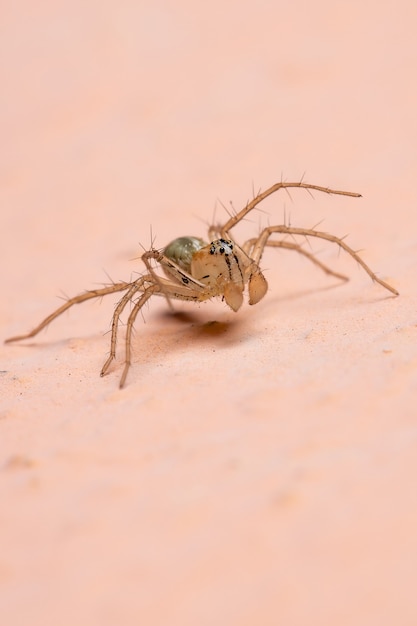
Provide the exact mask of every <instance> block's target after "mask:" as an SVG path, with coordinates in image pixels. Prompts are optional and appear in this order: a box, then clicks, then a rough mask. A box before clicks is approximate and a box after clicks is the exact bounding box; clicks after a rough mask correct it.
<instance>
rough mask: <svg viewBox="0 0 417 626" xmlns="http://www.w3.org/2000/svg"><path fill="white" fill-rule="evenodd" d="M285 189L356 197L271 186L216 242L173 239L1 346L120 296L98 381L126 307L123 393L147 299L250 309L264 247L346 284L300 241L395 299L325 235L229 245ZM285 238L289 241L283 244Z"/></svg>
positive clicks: (292, 232)
mask: <svg viewBox="0 0 417 626" xmlns="http://www.w3.org/2000/svg"><path fill="white" fill-rule="evenodd" d="M291 187H298V188H303V189H307V190H310V191H311V190H316V191H320V192H323V193H328V194H338V195H342V196H352V197H355V198H358V197H360V194H358V193H352V192H349V191H335V190H333V189H329V188H328V187H319V186H318V185H309V184H308V183H304V182H299V183H283V182H281V183H276V184H275V185H272V187H270V188H269V189H267V190H266V191H263V192H260V193H259V194H258V195H257V196H256V197H255V198H254V199H253V200H251V201H250V202H248V203H247V204H246V206H245V207H243V209H241V211H239V212H238V213H236V214H235V215H232V216H231V217H230V218H229V219H228V220H227V222H226V223H225V224H223V225H216V226H211V227H210V228H209V238H210V239H212V238H214V237H217V238H216V239H214V240H213V241H212V242H211V243H206V242H205V241H204V240H203V239H200V238H199V237H179V238H177V239H174V241H172V242H171V243H170V244H169V245H168V246H166V247H165V248H164V249H163V250H162V251H160V250H155V249H154V248H152V249H151V250H149V251H148V252H145V253H144V254H143V255H142V261H143V262H144V264H145V267H146V272H145V273H144V274H142V275H141V276H139V278H137V279H136V280H134V281H130V282H120V283H113V284H111V285H108V286H106V287H103V288H101V289H94V290H92V291H86V292H84V293H82V294H80V295H78V296H75V297H74V298H71V299H69V300H68V301H67V302H66V303H65V304H63V305H62V306H61V307H60V308H59V309H57V310H56V311H54V312H53V313H51V315H49V316H48V317H46V318H45V319H44V320H43V321H42V322H41V323H40V324H39V325H38V326H36V328H34V329H33V330H32V331H31V332H29V333H27V334H25V335H17V336H15V337H10V339H7V340H6V343H7V342H12V341H19V340H21V339H29V338H30V337H34V336H35V335H37V334H38V333H39V332H40V331H41V330H42V329H43V328H45V326H47V325H48V324H49V323H50V322H52V321H53V320H54V319H56V318H57V317H58V316H59V315H61V313H63V312H64V311H66V310H67V309H69V308H70V307H71V306H72V305H73V304H79V303H81V302H84V301H86V300H90V299H91V298H100V297H102V296H105V295H107V294H110V293H116V292H124V294H123V295H122V297H121V298H120V300H119V302H118V303H117V305H116V307H115V310H114V313H113V318H112V332H111V343H110V355H109V357H108V359H107V361H106V362H105V363H104V365H103V367H102V369H101V375H102V376H103V375H104V374H106V372H107V371H108V369H109V367H110V364H111V363H112V361H113V359H114V358H115V356H116V343H117V333H118V329H119V322H120V315H121V314H122V312H123V311H124V309H125V308H126V306H127V305H128V304H129V303H132V308H131V311H130V314H129V317H128V320H127V325H126V338H125V365H124V369H123V373H122V377H121V379H120V387H123V385H124V383H125V381H126V376H127V373H128V370H129V367H130V363H131V341H132V329H133V325H134V323H135V319H136V317H137V314H138V313H139V311H140V310H141V309H142V307H143V306H144V304H145V302H147V301H148V300H149V298H151V297H152V296H153V295H160V296H164V297H165V298H166V300H167V302H168V304H169V305H170V306H171V307H172V302H171V301H172V300H188V301H191V302H202V301H204V300H208V299H210V298H214V297H219V296H220V297H221V298H223V299H224V300H225V302H226V303H227V304H228V305H229V307H230V308H231V309H232V310H233V311H238V310H239V309H240V307H241V306H242V302H243V294H244V291H245V289H246V288H247V290H248V296H249V304H256V303H257V302H259V301H260V300H261V299H262V298H263V297H264V295H265V294H266V292H267V290H268V283H267V282H266V280H265V277H264V276H263V274H262V272H261V270H260V267H259V264H260V261H261V258H262V255H263V253H264V250H265V248H267V247H269V248H284V249H286V250H294V251H296V252H298V253H299V254H301V255H303V256H304V257H305V258H307V259H308V260H309V261H311V262H312V263H314V264H315V265H317V266H318V267H319V268H320V269H322V270H323V271H324V272H326V274H329V275H331V276H335V277H337V278H340V279H342V280H347V278H346V277H345V276H343V275H341V274H338V273H337V272H334V271H333V270H331V269H330V268H328V267H327V266H326V265H324V264H323V263H322V262H321V261H319V260H318V259H317V258H316V256H315V255H314V254H313V253H312V252H309V251H307V250H305V249H304V248H303V247H302V241H301V242H300V241H297V239H296V238H297V237H302V238H303V240H304V239H308V238H310V237H311V238H318V239H321V240H323V239H324V240H326V241H329V242H331V243H335V244H336V245H338V246H339V248H342V249H343V250H345V252H347V253H348V254H350V256H351V257H353V258H354V259H355V260H356V261H357V262H358V263H359V265H360V266H361V267H362V268H363V269H364V270H365V272H367V274H368V275H369V276H370V277H371V278H372V280H373V281H375V282H377V283H379V284H380V285H381V286H382V287H384V288H385V289H387V290H388V291H390V292H391V293H392V294H394V295H398V291H397V290H396V289H395V288H394V287H392V286H391V285H389V284H388V283H387V282H385V281H383V280H381V279H380V278H378V277H377V276H376V274H375V273H374V272H373V271H372V270H371V269H370V268H369V267H368V266H367V265H366V263H365V261H363V260H362V258H361V257H360V256H359V255H358V253H357V252H355V251H354V250H353V249H352V248H350V247H349V246H348V245H347V244H346V243H345V241H344V240H343V239H341V238H339V237H336V236H335V235H330V234H328V233H326V232H323V231H318V230H315V229H310V228H296V227H293V226H287V225H285V224H281V225H278V226H267V227H266V228H264V229H263V230H262V231H261V232H260V233H259V234H258V235H257V236H255V237H253V238H252V239H248V240H247V241H245V243H243V244H242V245H241V246H239V245H238V244H237V243H236V241H234V240H232V239H231V237H230V235H229V233H230V231H231V230H232V229H233V228H234V227H235V226H236V225H237V224H239V222H241V221H242V220H243V219H244V218H245V217H246V215H247V214H248V213H249V212H250V211H252V210H253V209H254V208H255V207H256V206H257V205H258V204H259V203H260V202H262V201H263V200H264V199H265V198H267V197H268V196H270V195H271V194H273V193H275V192H276V191H279V190H280V189H288V188H291ZM277 234H278V235H282V236H283V237H282V238H281V239H280V238H278V239H276V238H274V235H277ZM288 235H289V236H290V238H288ZM153 262H156V263H157V264H158V265H159V267H160V268H162V270H163V272H164V274H165V276H162V275H161V274H159V273H158V272H157V271H156V269H155V268H154V267H153V264H152V263H153Z"/></svg>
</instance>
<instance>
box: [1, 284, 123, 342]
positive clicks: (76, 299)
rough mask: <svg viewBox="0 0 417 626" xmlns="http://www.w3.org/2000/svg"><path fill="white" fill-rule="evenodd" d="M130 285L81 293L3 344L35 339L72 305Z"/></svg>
mask: <svg viewBox="0 0 417 626" xmlns="http://www.w3.org/2000/svg"><path fill="white" fill-rule="evenodd" d="M129 285H130V283H125V282H122V283H115V284H114V285H109V286H108V287H103V288H102V289H92V290H91V291H86V292H85V293H81V294H79V295H78V296H75V297H73V298H70V299H69V300H67V301H66V302H65V304H63V305H62V306H60V307H59V309H56V311H54V312H53V313H51V314H50V315H48V317H46V318H45V319H44V320H43V321H42V322H41V323H40V324H38V326H36V327H35V328H34V329H33V330H31V331H30V332H29V333H26V334H25V335H15V336H14V337H9V338H8V339H6V340H5V343H12V342H13V341H21V340H22V339H30V338H31V337H35V335H37V334H38V333H40V331H41V330H43V329H44V328H45V327H46V326H48V324H50V323H51V322H52V321H53V320H54V319H56V318H57V317H59V316H60V315H61V314H62V313H64V311H66V310H67V309H69V308H70V307H72V306H73V305H74V304H81V302H85V301H86V300H91V299H92V298H100V297H102V296H107V295H108V294H110V293H116V292H117V291H124V290H125V289H127V288H128V287H129Z"/></svg>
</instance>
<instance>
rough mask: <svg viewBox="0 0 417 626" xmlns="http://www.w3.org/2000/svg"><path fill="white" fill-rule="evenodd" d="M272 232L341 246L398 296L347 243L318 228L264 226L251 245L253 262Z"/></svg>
mask: <svg viewBox="0 0 417 626" xmlns="http://www.w3.org/2000/svg"><path fill="white" fill-rule="evenodd" d="M272 233H280V234H287V235H301V236H303V237H317V238H318V239H325V240H326V241H330V242H331V243H335V244H337V245H338V246H339V247H340V248H342V249H343V250H344V251H345V252H347V253H348V254H349V255H350V256H351V257H352V258H353V259H355V261H356V262H357V263H359V265H360V266H361V267H362V268H363V269H364V270H365V272H366V273H367V274H368V276H370V278H371V279H372V280H373V281H374V282H377V283H378V284H380V285H381V286H382V287H384V288H385V289H388V291H390V292H391V293H393V294H394V295H395V296H398V295H399V294H398V291H397V290H396V289H395V288H394V287H391V285H389V284H388V283H387V282H385V281H384V280H381V279H380V278H378V276H377V275H376V274H375V273H374V272H373V271H372V270H371V268H370V267H368V265H367V264H366V263H365V261H364V260H363V259H362V258H361V257H360V256H359V254H358V253H357V252H355V250H353V248H351V247H350V246H348V245H347V243H345V242H344V241H343V239H341V238H340V237H336V236H335V235H330V234H329V233H325V232H322V231H319V230H314V229H309V228H295V227H293V226H268V227H267V228H265V229H264V230H263V231H262V233H261V234H260V235H259V237H258V239H257V242H256V245H254V247H253V257H252V258H253V260H254V261H255V263H259V261H260V259H261V257H262V253H263V251H264V249H265V246H266V245H267V241H268V239H269V237H270V236H271V234H272Z"/></svg>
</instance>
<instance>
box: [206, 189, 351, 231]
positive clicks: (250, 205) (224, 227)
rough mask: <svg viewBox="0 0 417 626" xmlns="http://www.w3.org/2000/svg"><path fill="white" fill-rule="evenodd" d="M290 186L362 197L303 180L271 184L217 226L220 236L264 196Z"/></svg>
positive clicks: (263, 198)
mask: <svg viewBox="0 0 417 626" xmlns="http://www.w3.org/2000/svg"><path fill="white" fill-rule="evenodd" d="M291 187H297V188H301V189H311V190H313V191H321V192H323V193H328V194H334V195H339V196H351V197H353V198H361V197H362V196H361V194H360V193H354V192H352V191H338V190H336V189H330V188H329V187H320V186H319V185H310V184H308V183H303V182H299V183H285V182H281V183H276V184H275V185H272V187H270V188H269V189H266V191H262V192H261V193H259V194H258V195H257V196H256V197H255V198H254V199H253V200H251V201H250V202H248V204H247V205H246V206H245V207H244V208H243V209H242V210H241V211H239V212H238V213H236V215H233V216H232V217H231V218H230V219H228V220H227V222H226V224H224V226H222V227H221V228H220V227H219V229H218V230H219V231H220V232H221V233H222V237H226V238H228V237H229V235H228V231H229V230H230V229H231V228H233V227H234V226H236V224H237V223H238V222H240V221H241V220H242V219H243V218H244V217H245V216H246V215H247V214H248V213H249V212H250V211H252V210H253V209H254V208H255V207H256V206H257V205H258V204H259V203H260V202H262V200H265V198H267V197H268V196H270V195H271V194H273V193H275V192H276V191H279V190H280V189H289V188H291ZM215 228H217V227H215Z"/></svg>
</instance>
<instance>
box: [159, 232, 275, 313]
mask: <svg viewBox="0 0 417 626" xmlns="http://www.w3.org/2000/svg"><path fill="white" fill-rule="evenodd" d="M163 256H164V257H165V258H166V259H167V260H171V261H173V264H170V263H167V262H164V260H163V259H160V263H161V265H162V267H163V269H164V271H165V274H166V275H167V276H170V277H171V278H173V279H174V280H177V281H181V282H182V283H183V284H184V283H185V284H187V285H189V284H190V282H193V284H195V285H198V286H200V287H202V290H201V291H200V292H199V297H198V298H197V299H198V300H200V301H203V300H208V299H209V298H214V297H216V296H222V297H223V298H224V300H225V302H226V304H228V305H229V306H230V308H231V309H233V311H238V310H239V309H240V307H241V306H242V302H243V292H244V289H245V285H246V284H247V285H248V292H249V304H256V303H257V302H259V300H260V299H261V298H263V296H264V295H265V294H266V292H267V289H268V284H267V282H266V280H265V277H264V276H263V274H262V272H261V270H260V269H259V267H258V265H257V264H256V263H255V262H254V261H253V260H252V259H251V258H249V257H248V256H247V254H245V252H244V251H243V250H242V249H241V248H240V247H239V246H238V245H237V244H235V243H233V241H232V240H231V239H216V240H215V241H212V242H211V243H210V244H206V243H205V242H204V241H203V240H202V239H199V238H198V237H179V238H178V239H174V241H172V242H171V243H170V244H169V245H168V246H167V247H166V248H165V250H164V252H163ZM179 268H181V269H182V270H184V272H186V273H187V275H185V274H184V273H183V272H179V271H178V270H179Z"/></svg>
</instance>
